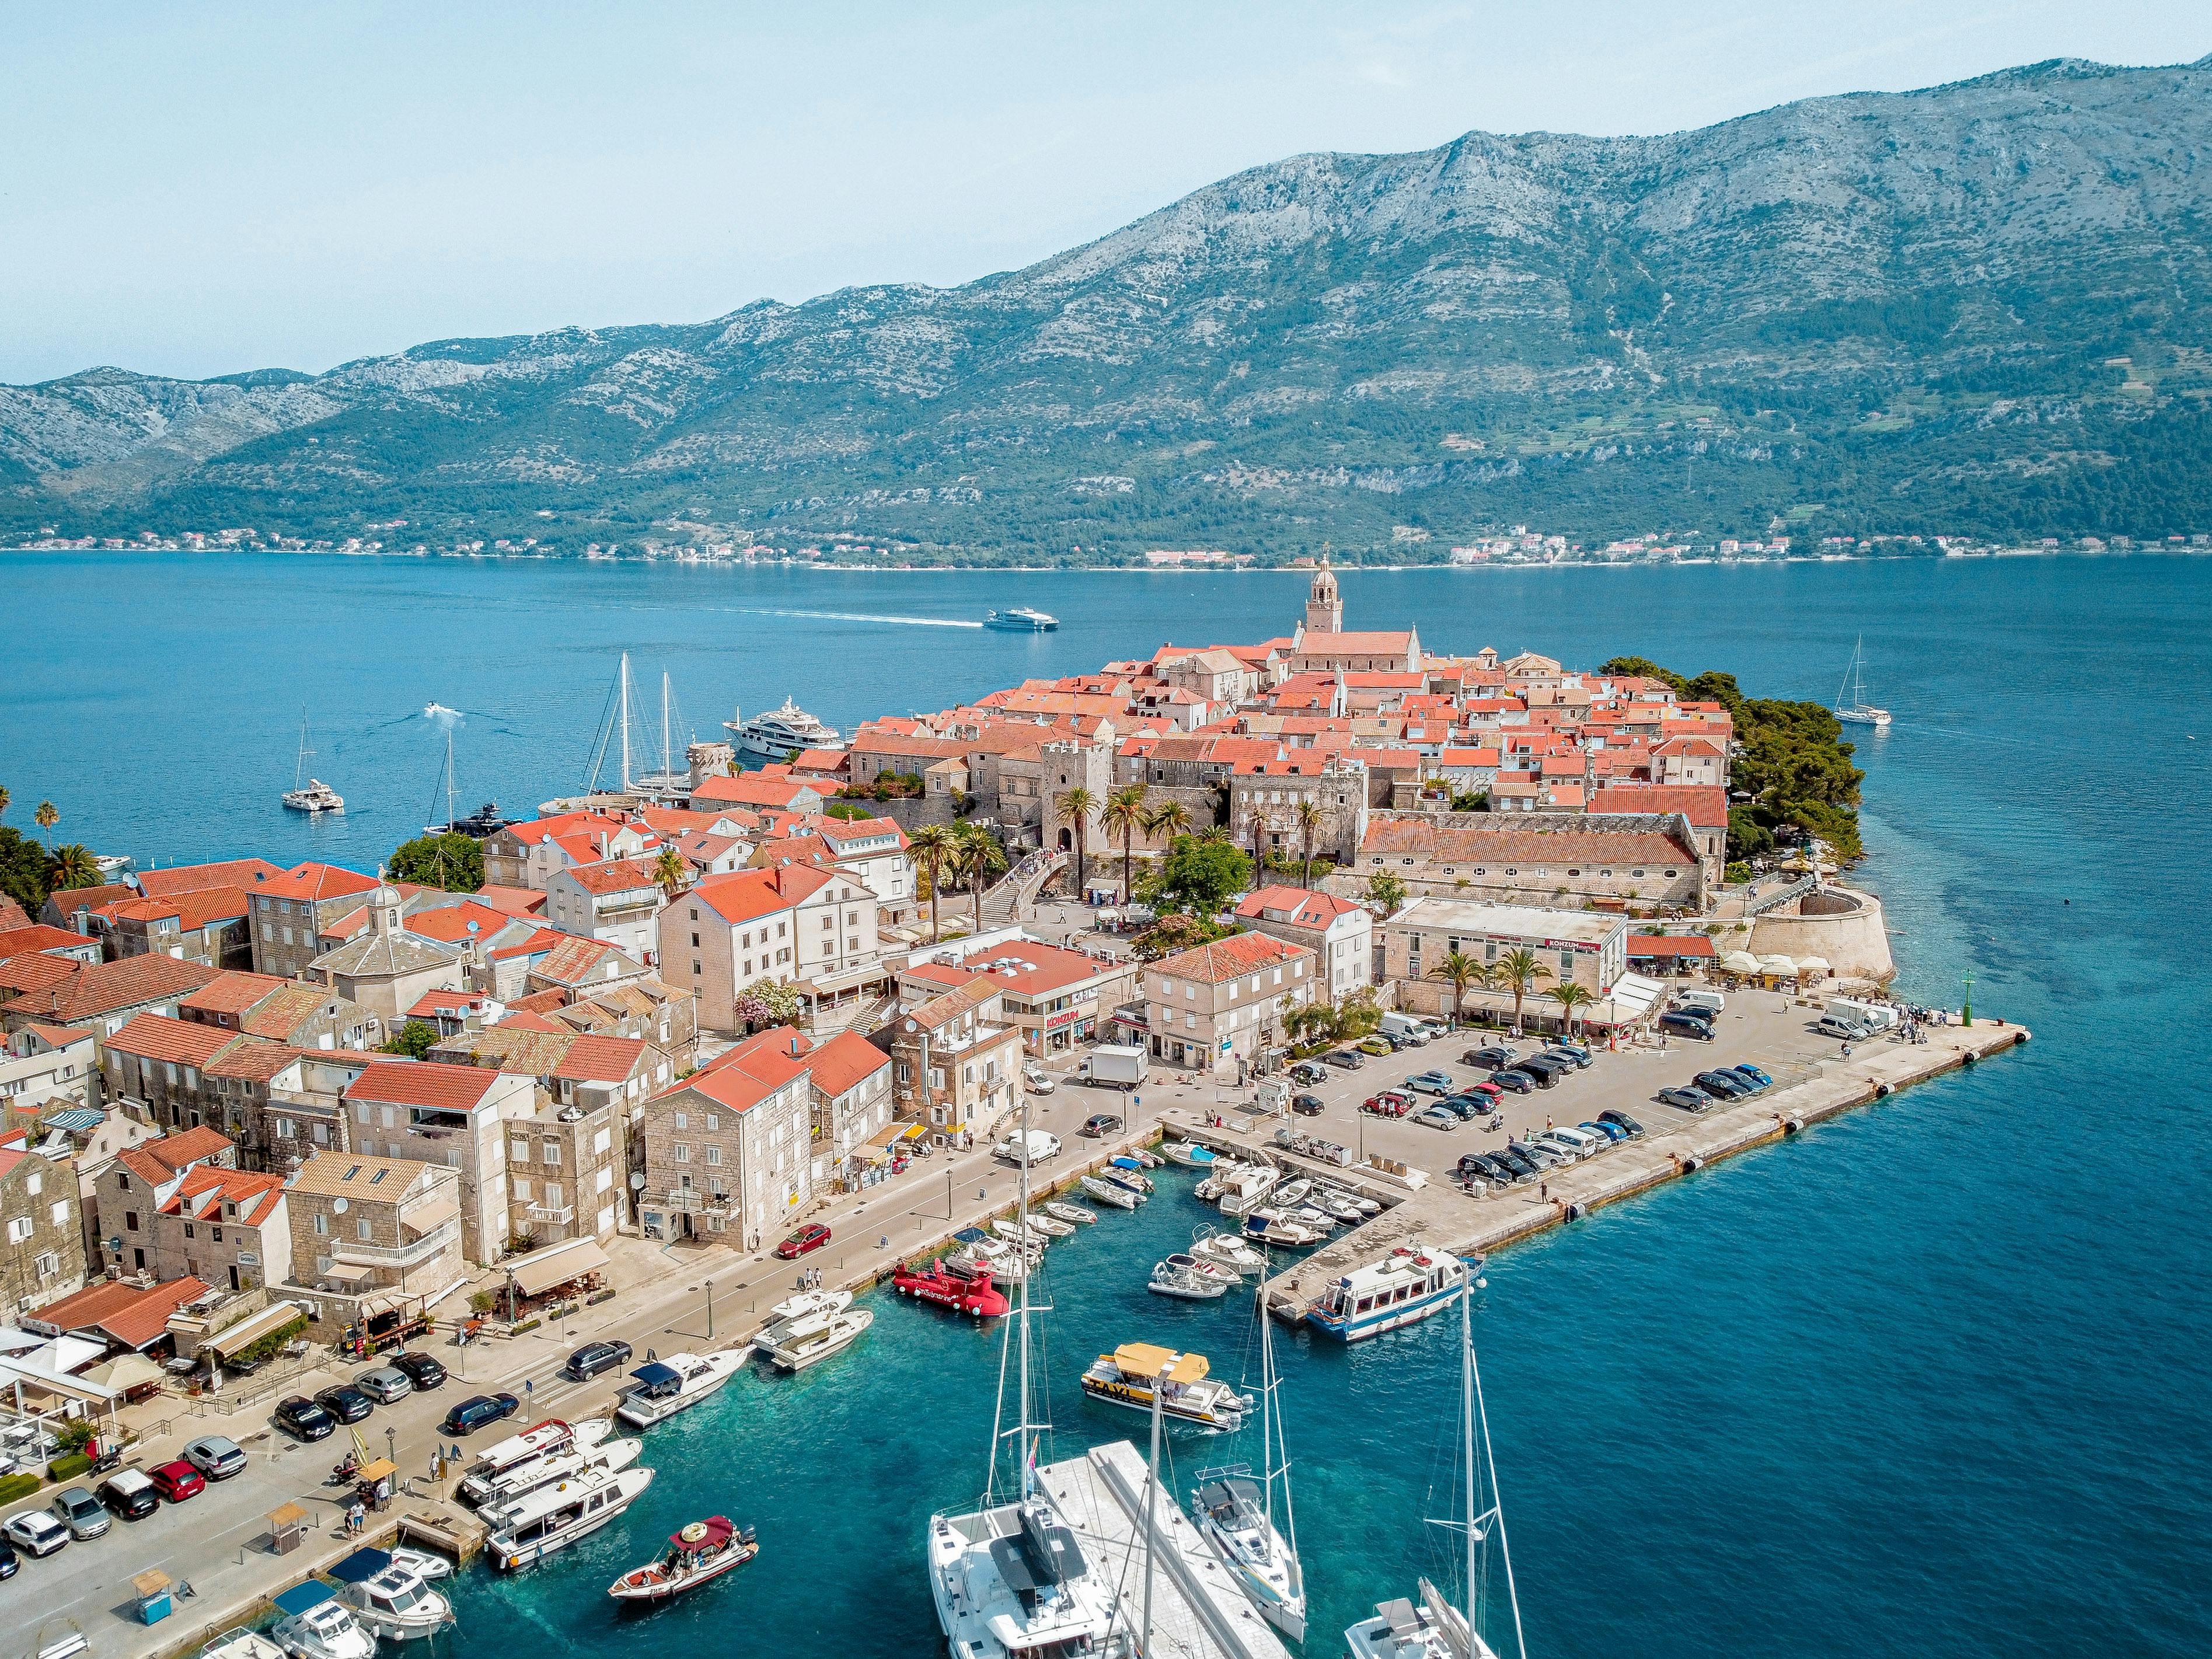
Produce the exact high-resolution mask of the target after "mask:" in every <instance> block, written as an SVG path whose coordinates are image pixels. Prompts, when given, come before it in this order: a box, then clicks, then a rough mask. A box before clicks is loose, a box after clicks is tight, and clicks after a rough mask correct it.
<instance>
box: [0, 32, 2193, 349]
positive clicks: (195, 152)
mask: <svg viewBox="0 0 2212 1659" xmlns="http://www.w3.org/2000/svg"><path fill="white" fill-rule="evenodd" d="M0 40H4V41H5V43H6V44H5V46H4V47H0V66H4V69H5V71H6V74H5V80H4V82H0V84H4V86H5V88H6V91H5V95H4V97H0V383H10V382H12V383H18V384H20V383H25V382H33V381H38V380H47V379H52V378H54V377H57V376H60V375H64V374H72V373H75V372H76V371H78V370H81V369H83V368H91V367H94V366H97V365H103V364H113V365H117V366H120V367H123V368H132V369H137V370H140V371H142V372H144V373H149V374H170V375H176V376H179V377H184V378H200V377H205V376H211V375H216V374H233V373H237V372H240V371H242V370H246V369H251V368H269V367H281V368H295V369H301V370H307V371H309V372H319V371H321V370H323V369H325V368H331V366H333V365H335V364H337V363H340V362H348V361H350V360H352V359H354V358H356V357H362V356H372V355H374V354H378V353H381V352H388V351H396V350H399V349H404V348H405V347H407V346H410V345H413V344H416V343H421V342H423V341H427V340H436V339H450V338H456V337H470V336H479V335H509V334H527V333H532V332H536V331H541V330H545V329H550V328H557V327H562V326H564V325H586V326H607V325H617V324H623V323H644V322H688V321H695V320H698V319H704V318H708V317H715V316H720V315H721V314H723V313H726V312H729V311H732V310H734V309H736V308H737V307H739V306H741V305H744V304H746V303H749V302H750V301H754V300H757V299H762V298H772V299H779V300H786V301H797V300H803V299H806V298H809V297H811V296H813V295H817V294H822V293H826V292H829V291H830V290H833V289H838V288H842V287H845V286H848V285H851V284H856V283H881V282H915V283H933V284H951V283H961V282H965V281H968V280H969V279H971V278H974V277H976V276H983V275H986V274H987V273H989V272H992V271H994V270H1006V269H1010V268H1013V267H1017V266H1019V265H1023V264H1028V263H1029V262H1030V261H1032V260H1035V259H1038V258H1043V257H1044V256H1046V255H1048V254H1050V253H1054V252H1058V251H1059V250H1060V249H1062V248H1065V247H1067V246H1073V245H1075V244H1078V243H1081V242H1084V241H1086V240H1090V239H1091V238H1093V237H1096V236H1099V235H1103V234H1105V233H1107V232H1109V231H1110V230H1113V229H1115V228H1117V227H1119V226H1121V225H1123V224H1126V223H1127V222H1129V221H1131V220H1133V219H1135V218H1138V217H1139V216H1142V215H1144V214H1146V213H1147V212H1149V211H1151V210H1152V209H1154V208H1157V207H1159V206H1162V205H1164V204H1166V203H1168V202H1170V201H1173V200H1174V199H1176V197H1179V196H1182V195H1183V194H1185V193H1186V192H1188V191H1192V190H1194V189H1196V188H1198V187H1199V186H1200V185H1206V184H1207V183H1210V182H1212V180H1214V179H1218V178H1221V177H1224V176H1225V175H1227V174H1229V173H1235V172H1237V171H1238V170H1240V169H1242V168H1244V167H1255V166H1259V165H1261V164H1264V163H1266V162H1269V161H1278V160H1279V159H1281V158H1282V157H1284V156H1286V155H1297V154H1298V153H1300V152H1303V151H1310V150H1322V149H1334V150H1350V151H1370V152H1372V151H1398V150H1411V149H1426V148H1429V147H1431V146H1433V145H1436V144H1439V143H1445V142H1447V141H1449V140H1450V139H1452V138H1454V137H1457V136H1458V135H1460V134H1461V133H1462V132H1465V131H1469V130H1471V129H1475V128H1483V129H1487V130H1490V131H1506V132H1512V131H1528V130H1532V129H1543V130H1549V131H1575V132H1586V133H1653V132H1665V131H1677V130H1680V129H1682V128H1687V127H1696V126H1703V125H1708V124H1710V123H1712V122H1715V121H1721V120H1726V119H1729V118H1731V117H1735V116H1738V115H1743V114H1747V113H1749V112H1753V111H1755V110H1759V109H1765V108H1768V107H1771V106H1773V105H1776V104H1780V103H1785V102H1788V101H1790V100H1794V99H1798V98H1803V97H1809V96H1815V95H1820V94H1832V93H1841V92H1851V91H1861V90H1903V89H1905V88H1913V87H1920V86H1928V85H1933V84H1936V83H1938V82H1946V81H1954V80H1960V79H1964V78H1966V77H1967V76H1975V75H1981V74H1986V73H1988V72H1990V70H1998V69H2002V68H2006V67H2008V66H2010V65H2014V64H2025V63H2033V62H2037V61H2039V60H2041V59H2045V58H2057V57H2081V58H2093V59H2096V60H2098V61H2100V62H2104V63H2111V64H2171V63H2179V62H2185V61H2189V60H2192V59H2194V58H2199V57H2202V56H2203V55H2204V54H2206V53H2207V52H2212V15H2208V14H2207V13H2205V12H2201V11H2198V10H2197V9H2196V8H2195V7H2193V6H2188V5H2177V4H2174V3H2172V0H2158V3H2137V0H2099V3H2097V4H2094V5H2088V4H2084V3H2081V0H2064V3H2047V0H2010V3H2003V0H1996V3H1980V4H1966V3H1950V0H1854V3H1852V4H1850V5H1848V6H1835V5H1825V4H1815V3H1811V0H1781V3H1776V0H1710V3H1697V0H1670V3H1665V4H1656V5H1655V4H1652V3H1650V0H1639V3H1612V0H1522V3H1518V4H1511V5H1507V4H1484V3H1472V0H1469V3H1435V4H1427V3H1406V4H1399V5H1383V4H1367V5H1325V4H1314V3H1301V0H1274V3H1268V4H1261V3H1249V4H1243V5H1233V6H1232V5H1213V4H1206V3H1202V0H1182V3H1153V0H1114V3H1111V4H1109V5H1077V4H1073V3H1066V4H1060V5H1034V4H1029V5H1025V4H1006V3H987V0H971V3H967V4H958V5H955V4H938V3H928V0H905V3H892V0H883V3H875V0H842V3H836V4H825V5H792V4H789V3H783V4H777V5H750V4H744V3H720V4H706V3H696V4H684V3H653V0H625V3H624V4H623V5H620V6H608V5H605V4H604V3H599V4H590V5H586V4H569V3H563V0H535V3H530V4H508V3H502V0H469V3H465V4H451V3H447V4H443V5H435V6H434V5H427V4H410V5H382V4H376V3H372V0H355V3H346V4H337V3H330V4H324V3H316V0H283V3H251V0H216V3H210V4H204V5H197V4H185V3H183V0H169V3H166V4H154V3H129V0H122V3H116V4H112V5H80V6H56V5H50V4H43V3H38V0H0Z"/></svg>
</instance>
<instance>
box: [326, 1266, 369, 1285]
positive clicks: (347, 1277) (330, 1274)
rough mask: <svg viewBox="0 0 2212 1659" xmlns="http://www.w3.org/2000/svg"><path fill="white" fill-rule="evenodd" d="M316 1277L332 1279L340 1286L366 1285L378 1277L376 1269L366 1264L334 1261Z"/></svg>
mask: <svg viewBox="0 0 2212 1659" xmlns="http://www.w3.org/2000/svg"><path fill="white" fill-rule="evenodd" d="M315 1277H316V1278H318V1279H331V1280H333V1281H335V1282H336V1283H337V1284H340V1285H366V1284H367V1283H368V1281H369V1280H370V1279H374V1278H375V1277H376V1269H375V1268H374V1267H369V1266H368V1264H367V1263H365V1262H359V1261H333V1262H331V1265H330V1266H329V1267H325V1268H324V1269H323V1270H322V1272H320V1273H317V1274H316V1275H315Z"/></svg>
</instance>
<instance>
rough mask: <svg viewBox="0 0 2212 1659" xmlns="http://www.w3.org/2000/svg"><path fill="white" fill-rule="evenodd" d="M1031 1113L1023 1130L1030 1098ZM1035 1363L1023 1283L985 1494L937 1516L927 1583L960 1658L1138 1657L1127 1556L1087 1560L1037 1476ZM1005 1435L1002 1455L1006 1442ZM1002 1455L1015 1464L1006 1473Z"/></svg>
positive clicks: (1024, 1176)
mask: <svg viewBox="0 0 2212 1659" xmlns="http://www.w3.org/2000/svg"><path fill="white" fill-rule="evenodd" d="M1023 1116H1024V1126H1023V1127H1024V1129H1026V1128H1027V1127H1028V1125H1027V1117H1028V1103H1027V1097H1024V1105H1023ZM1020 1167H1021V1206H1020V1207H1021V1210H1023V1211H1026V1210H1028V1208H1029V1199H1030V1176H1029V1166H1028V1165H1027V1164H1023V1165H1021V1166H1020ZM1017 1345H1018V1346H1017ZM999 1366H1000V1369H999V1375H1000V1390H999V1409H998V1411H997V1413H994V1421H993V1423H992V1425H991V1431H992V1432H991V1450H990V1454H989V1456H990V1462H989V1465H988V1474H987V1477H986V1479H985V1481H984V1486H983V1494H982V1500H981V1504H979V1505H978V1506H977V1507H976V1508H975V1510H970V1511H969V1512H967V1513H964V1514H946V1513H943V1512H939V1514H936V1515H933V1516H931V1517H930V1522H929V1532H928V1536H927V1559H928V1571H929V1589H930V1595H931V1597H932V1599H933V1601H935V1602H936V1604H937V1621H938V1623H939V1625H940V1626H942V1627H943V1628H944V1631H945V1642H946V1644H947V1645H948V1646H949V1647H950V1648H951V1652H952V1659H1048V1656H1049V1659H1077V1656H1081V1659H1134V1653H1135V1644H1134V1641H1133V1631H1132V1630H1131V1628H1130V1625H1129V1620H1128V1617H1127V1612H1126V1611H1125V1610H1124V1609H1123V1607H1122V1606H1121V1594H1122V1592H1121V1575H1122V1571H1123V1567H1124V1565H1125V1564H1121V1563H1115V1562H1112V1561H1106V1560H1098V1561H1093V1560H1091V1559H1088V1558H1086V1557H1085V1554H1084V1553H1083V1550H1082V1547H1081V1546H1080V1545H1079V1543H1078V1542H1077V1541H1076V1536H1075V1531H1074V1528H1073V1527H1072V1526H1071V1525H1070V1524H1069V1517H1067V1516H1065V1515H1063V1514H1062V1513H1061V1511H1060V1506H1059V1503H1058V1500H1057V1499H1056V1498H1054V1495H1053V1493H1052V1492H1051V1490H1050V1488H1048V1487H1047V1486H1045V1485H1044V1484H1043V1483H1042V1481H1040V1480H1038V1478H1037V1447H1038V1442H1039V1440H1040V1439H1041V1438H1042V1436H1043V1435H1044V1434H1046V1433H1048V1429H1047V1427H1046V1425H1043V1424H1041V1423H1038V1422H1036V1421H1035V1420H1033V1419H1032V1418H1031V1416H1030V1411H1031V1407H1032V1404H1033V1403H1034V1402H1033V1401H1032V1399H1031V1393H1032V1389H1031V1383H1030V1377H1031V1371H1032V1368H1031V1366H1030V1292H1029V1282H1028V1280H1027V1279H1024V1280H1023V1281H1022V1285H1021V1301H1020V1304H1019V1306H1018V1309H1017V1310H1016V1313H1015V1317H1014V1318H1012V1319H1011V1320H1009V1321H1008V1322H1007V1323H1006V1340H1005V1345H1004V1346H1003V1347H1002V1349H1001V1352H1000V1362H999ZM1037 1370H1038V1371H1039V1372H1040V1373H1041V1372H1042V1366H1039V1367H1038V1368H1037ZM1009 1379H1011V1380H1012V1382H1013V1383H1014V1387H1015V1393H1016V1400H1017V1404H1016V1407H1015V1413H1014V1415H1015V1422H1014V1425H1013V1426H1012V1428H1011V1429H1007V1428H1006V1427H1004V1424H1005V1420H1006V1382H1007V1380H1009ZM1040 1380H1041V1377H1040ZM1008 1442H1011V1444H1010V1445H1007V1455H1006V1457H1004V1458H1002V1457H1001V1456H1000V1451H999V1448H1000V1445H1001V1444H1005V1443H1008ZM1002 1462H1003V1463H1005V1464H1006V1465H1007V1466H1008V1467H1006V1468H1005V1469H1004V1470H1003V1471H1002V1469H1001V1464H1002ZM1002 1480H1003V1485H1002V1484H1001V1483H1002Z"/></svg>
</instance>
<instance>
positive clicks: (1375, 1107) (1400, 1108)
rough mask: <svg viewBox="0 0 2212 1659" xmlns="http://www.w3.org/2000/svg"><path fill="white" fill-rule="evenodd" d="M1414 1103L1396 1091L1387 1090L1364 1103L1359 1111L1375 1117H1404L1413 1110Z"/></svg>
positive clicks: (1372, 1096)
mask: <svg viewBox="0 0 2212 1659" xmlns="http://www.w3.org/2000/svg"><path fill="white" fill-rule="evenodd" d="M1359 1109H1360V1110H1361V1111H1363V1112H1365V1113H1367V1114H1368V1115H1370V1116H1373V1117H1403V1116H1405V1115H1406V1114H1407V1112H1408V1111H1410V1110H1412V1109H1413V1102H1412V1101H1410V1100H1408V1099H1407V1098H1406V1097H1405V1096H1403V1095H1401V1094H1400V1093H1399V1092H1398V1091H1396V1090H1395V1089H1385V1090H1384V1091H1383V1092H1382V1093H1381V1094H1379V1095H1371V1096H1370V1097H1368V1098H1367V1099H1365V1100H1364V1101H1362V1102H1361V1103H1360V1105H1359Z"/></svg>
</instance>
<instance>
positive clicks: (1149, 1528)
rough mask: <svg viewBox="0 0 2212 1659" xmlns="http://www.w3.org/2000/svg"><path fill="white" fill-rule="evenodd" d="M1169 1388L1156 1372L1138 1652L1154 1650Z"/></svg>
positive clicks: (1165, 1372)
mask: <svg viewBox="0 0 2212 1659" xmlns="http://www.w3.org/2000/svg"><path fill="white" fill-rule="evenodd" d="M1167 1391H1168V1368H1167V1367H1166V1366H1164V1365H1163V1366H1161V1367H1160V1369H1159V1370H1157V1371H1155V1372H1153V1373H1152V1463H1151V1473H1150V1474H1148V1475H1147V1476H1146V1480H1145V1637H1144V1641H1143V1643H1142V1644H1141V1645H1140V1646H1139V1648H1138V1652H1139V1653H1140V1654H1142V1655H1144V1656H1146V1659H1151V1655H1152V1564H1153V1562H1154V1561H1155V1560H1157V1559H1158V1556H1159V1553H1160V1401H1161V1398H1162V1396H1163V1395H1165V1394H1166V1393H1167Z"/></svg>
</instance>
